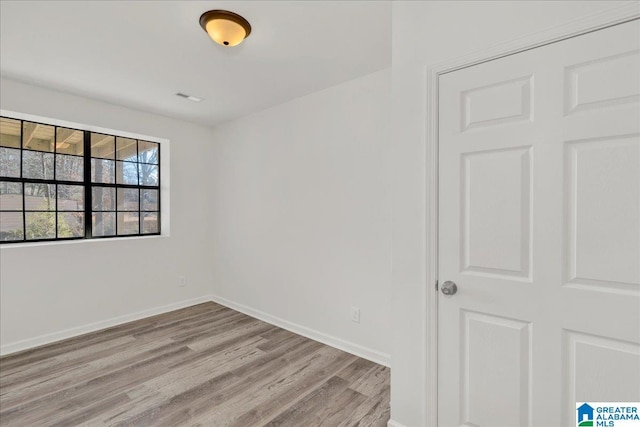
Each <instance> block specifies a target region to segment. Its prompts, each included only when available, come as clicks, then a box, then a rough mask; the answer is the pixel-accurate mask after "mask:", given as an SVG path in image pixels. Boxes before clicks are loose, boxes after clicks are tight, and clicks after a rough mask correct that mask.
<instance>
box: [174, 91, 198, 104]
mask: <svg viewBox="0 0 640 427" xmlns="http://www.w3.org/2000/svg"><path fill="white" fill-rule="evenodd" d="M176 95H177V96H179V97H180V98H185V99H188V100H189V101H193V102H200V101H202V98H198V97H197V96H191V95H187V94H186V93H181V92H178V93H176Z"/></svg>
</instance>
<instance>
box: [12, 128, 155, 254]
mask: <svg viewBox="0 0 640 427" xmlns="http://www.w3.org/2000/svg"><path fill="white" fill-rule="evenodd" d="M74 182H75V184H74ZM89 215H90V218H89ZM149 234H160V144H158V143H155V142H150V141H143V140H137V139H134V138H125V137H116V136H114V135H108V134H101V133H96V132H90V131H83V130H78V129H72V128H67V127H62V126H55V125H48V124H43V123H37V122H32V121H26V120H19V119H12V118H5V117H0V243H7V242H20V241H39V240H56V239H61V240H63V239H78V238H103V237H116V236H136V235H138V236H139V235H149Z"/></svg>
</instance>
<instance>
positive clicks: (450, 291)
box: [442, 280, 458, 295]
mask: <svg viewBox="0 0 640 427" xmlns="http://www.w3.org/2000/svg"><path fill="white" fill-rule="evenodd" d="M456 292H458V286H457V285H456V284H455V283H453V282H452V281H450V280H447V281H446V282H444V283H443V284H442V293H443V294H445V295H455V294H456Z"/></svg>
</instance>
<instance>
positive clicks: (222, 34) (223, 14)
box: [200, 10, 251, 46]
mask: <svg viewBox="0 0 640 427" xmlns="http://www.w3.org/2000/svg"><path fill="white" fill-rule="evenodd" d="M200 26H201V27H202V29H203V30H205V31H206V32H207V34H209V37H211V38H212V39H213V41H214V42H216V43H218V44H220V45H223V46H237V45H239V44H240V43H242V40H244V39H245V38H247V37H249V34H251V25H250V24H249V21H247V20H246V19H244V18H243V17H242V16H240V15H238V14H237V13H233V12H229V11H227V10H210V11H208V12H205V13H203V14H202V16H201V17H200Z"/></svg>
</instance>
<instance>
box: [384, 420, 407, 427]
mask: <svg viewBox="0 0 640 427" xmlns="http://www.w3.org/2000/svg"><path fill="white" fill-rule="evenodd" d="M387 427H406V426H405V425H404V424H400V423H399V422H397V421H393V420H389V421H387Z"/></svg>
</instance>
